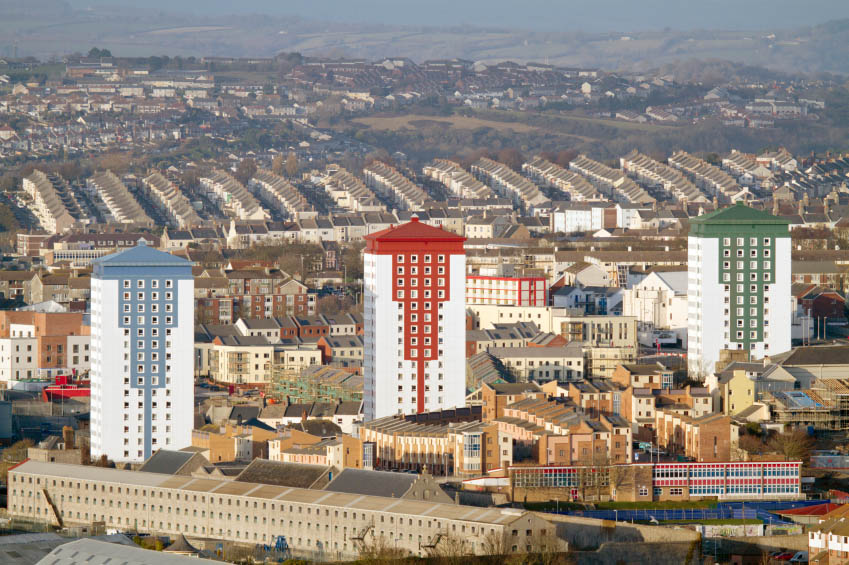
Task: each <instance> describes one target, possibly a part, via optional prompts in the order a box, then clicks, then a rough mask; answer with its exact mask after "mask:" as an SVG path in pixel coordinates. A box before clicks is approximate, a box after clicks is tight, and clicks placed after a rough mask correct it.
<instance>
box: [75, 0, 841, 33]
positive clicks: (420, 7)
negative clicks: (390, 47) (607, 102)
mask: <svg viewBox="0 0 849 565" xmlns="http://www.w3.org/2000/svg"><path fill="white" fill-rule="evenodd" d="M67 1H68V2H69V3H70V4H72V5H73V6H74V7H77V8H86V7H90V6H93V5H102V4H113V5H114V4H118V5H127V6H132V7H134V8H151V9H156V10H164V11H173V10H179V11H180V12H197V13H208V14H215V15H224V14H232V13H240V14H270V15H281V16H282V15H290V16H301V17H306V18H311V19H319V20H333V21H341V22H345V21H355V22H360V23H363V22H376V23H383V24H395V25H427V26H453V25H458V24H471V25H476V26H485V27H502V28H509V27H520V28H524V29H534V30H542V31H557V30H563V31H580V30H584V31H589V32H599V31H642V30H657V29H663V28H666V27H669V28H672V29H684V30H691V29H728V30H731V29H734V30H738V29H755V30H765V29H774V28H792V27H797V26H804V25H810V24H817V23H822V22H825V21H828V20H834V19H841V18H849V1H847V0H802V1H800V0H242V1H240V2H233V0H179V1H174V0H146V1H145V2H141V3H139V2H137V1H136V0H67Z"/></svg>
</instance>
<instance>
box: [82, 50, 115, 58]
mask: <svg viewBox="0 0 849 565" xmlns="http://www.w3.org/2000/svg"><path fill="white" fill-rule="evenodd" d="M111 56H112V53H111V52H110V51H109V49H98V48H97V47H92V48H91V49H90V50H89V52H88V58H89V59H100V58H101V57H111Z"/></svg>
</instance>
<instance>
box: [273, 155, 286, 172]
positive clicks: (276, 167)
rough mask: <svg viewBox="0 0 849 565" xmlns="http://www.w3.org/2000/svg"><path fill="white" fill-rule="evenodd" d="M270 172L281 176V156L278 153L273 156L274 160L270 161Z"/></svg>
mask: <svg viewBox="0 0 849 565" xmlns="http://www.w3.org/2000/svg"><path fill="white" fill-rule="evenodd" d="M271 172H272V173H274V174H275V175H282V174H283V154H282V153H278V154H277V155H275V156H274V159H272V160H271Z"/></svg>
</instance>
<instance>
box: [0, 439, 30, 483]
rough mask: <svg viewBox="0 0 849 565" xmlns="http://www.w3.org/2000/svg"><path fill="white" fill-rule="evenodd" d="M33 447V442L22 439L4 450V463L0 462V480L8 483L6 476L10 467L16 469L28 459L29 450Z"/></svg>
mask: <svg viewBox="0 0 849 565" xmlns="http://www.w3.org/2000/svg"><path fill="white" fill-rule="evenodd" d="M32 446H33V443H32V440H30V439H22V440H20V441H16V442H15V443H13V444H12V445H10V446H9V447H7V448H6V449H4V450H3V457H2V461H0V480H2V481H3V483H5V482H6V474H7V473H8V471H9V467H14V466H15V465H17V464H18V463H20V462H21V461H23V460H24V459H26V458H27V450H28V449H29V448H30V447H32Z"/></svg>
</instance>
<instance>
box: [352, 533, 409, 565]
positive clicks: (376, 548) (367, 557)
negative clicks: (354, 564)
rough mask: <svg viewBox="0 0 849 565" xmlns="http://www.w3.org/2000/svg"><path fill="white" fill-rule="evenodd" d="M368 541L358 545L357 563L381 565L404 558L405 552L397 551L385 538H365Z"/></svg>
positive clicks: (381, 536)
mask: <svg viewBox="0 0 849 565" xmlns="http://www.w3.org/2000/svg"><path fill="white" fill-rule="evenodd" d="M366 537H367V538H369V539H368V541H366V540H363V542H362V544H361V545H360V555H359V560H358V561H359V563H363V564H366V565H383V564H385V563H387V564H388V563H393V562H395V561H397V560H399V559H402V558H404V557H405V556H406V555H407V552H406V551H405V550H403V549H399V548H398V547H397V546H395V545H394V544H393V543H392V542H391V541H390V540H389V539H387V538H386V537H385V536H383V535H380V536H375V535H372V536H370V537H369V536H366Z"/></svg>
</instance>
